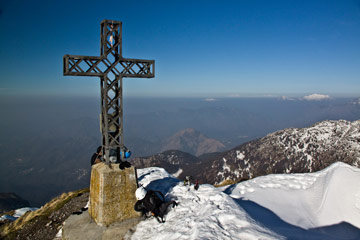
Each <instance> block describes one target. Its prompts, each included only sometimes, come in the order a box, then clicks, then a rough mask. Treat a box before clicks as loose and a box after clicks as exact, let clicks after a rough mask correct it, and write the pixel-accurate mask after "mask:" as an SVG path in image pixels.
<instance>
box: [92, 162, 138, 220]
mask: <svg viewBox="0 0 360 240" xmlns="http://www.w3.org/2000/svg"><path fill="white" fill-rule="evenodd" d="M110 166H111V168H109V167H108V166H107V165H106V164H105V163H98V164H95V165H93V167H92V170H91V180H90V206H89V214H90V216H91V217H92V218H93V219H94V221H95V222H96V223H97V224H98V225H100V226H109V225H110V224H112V223H116V222H122V221H124V220H127V219H131V218H138V217H140V216H141V214H140V213H138V212H136V211H135V210H134V205H135V203H136V198H135V191H136V189H137V175H136V169H135V168H134V167H131V168H126V169H125V170H121V169H119V164H111V165H110Z"/></svg>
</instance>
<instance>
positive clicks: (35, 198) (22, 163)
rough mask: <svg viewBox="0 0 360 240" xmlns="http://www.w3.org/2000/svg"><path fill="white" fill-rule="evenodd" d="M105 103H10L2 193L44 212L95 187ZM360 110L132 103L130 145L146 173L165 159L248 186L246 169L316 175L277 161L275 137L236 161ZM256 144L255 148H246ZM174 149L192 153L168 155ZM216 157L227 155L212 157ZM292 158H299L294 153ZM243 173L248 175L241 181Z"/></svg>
mask: <svg viewBox="0 0 360 240" xmlns="http://www.w3.org/2000/svg"><path fill="white" fill-rule="evenodd" d="M99 102H100V101H99V99H82V98H69V99H7V98H4V99H2V101H1V102H0V107H1V109H2V110H3V113H4V115H3V117H2V118H1V120H0V130H1V134H0V169H1V170H0V192H15V193H17V194H19V195H20V196H21V197H22V198H24V199H25V200H28V201H29V202H30V204H31V205H33V206H40V205H42V204H43V203H45V202H47V201H48V200H49V199H51V198H52V197H54V196H56V195H58V194H60V193H62V192H65V191H70V190H75V189H79V188H82V187H85V186H88V183H89V173H90V157H91V155H92V153H93V152H94V151H95V149H96V147H97V146H98V145H99V144H100V132H99V120H98V116H99V109H100V107H99ZM357 103H358V99H330V100H326V101H317V102H315V101H305V100H302V99H296V100H283V99H280V98H261V99H257V98H253V99H217V100H215V101H213V100H211V101H209V100H205V99H161V98H159V99H131V98H126V99H125V102H124V113H125V119H124V124H125V142H126V145H127V147H128V148H130V149H131V151H132V152H133V158H132V159H133V160H132V161H133V162H134V163H136V164H139V166H148V165H149V164H150V163H153V162H152V161H157V162H158V164H160V165H161V164H165V163H164V161H165V160H164V161H162V159H166V160H168V157H169V156H172V155H173V156H175V157H173V164H171V162H170V163H169V161H167V163H166V164H167V165H168V166H167V167H166V166H163V167H165V168H166V169H167V170H168V171H169V172H171V173H173V172H176V171H177V170H179V167H178V166H177V165H176V164H177V163H178V164H181V166H182V171H183V174H189V175H194V176H196V177H198V178H200V179H201V180H202V181H204V182H211V183H220V182H221V181H222V180H224V179H226V178H229V179H233V180H234V181H238V180H240V179H242V178H245V179H246V178H248V177H250V176H249V174H247V173H246V172H244V171H245V170H244V169H246V168H247V167H251V168H254V169H255V166H258V167H257V168H256V169H259V170H258V171H257V172H256V173H253V175H252V176H255V175H261V174H266V173H270V172H272V171H274V172H283V171H286V170H289V169H290V166H291V167H292V171H299V172H300V171H309V169H308V166H309V165H305V166H307V168H306V169H302V168H301V166H303V165H302V164H303V163H299V164H298V165H296V164H292V163H293V161H294V160H292V159H295V158H297V159H303V160H301V161H305V162H306V161H307V162H308V160H306V159H305V158H304V157H302V155H301V156H300V155H296V154H295V155H293V156H292V157H290V158H288V159H287V160H286V161H285V160H283V159H285V158H286V156H287V155H286V154H284V153H283V149H279V150H278V152H277V153H276V154H275V153H274V151H272V150H271V147H270V146H271V144H270V143H271V142H272V141H273V140H271V138H269V137H268V136H267V138H266V137H265V138H264V139H265V140H266V139H268V140H267V141H268V142H267V147H264V149H263V153H262V154H260V155H257V156H254V157H252V158H251V159H252V160H250V159H249V160H248V161H245V160H243V161H242V163H240V162H235V160H236V157H238V158H239V156H240V155H239V154H244V155H245V156H246V157H248V156H250V155H251V153H254V154H255V153H256V151H255V150H256V149H257V148H258V145H259V144H262V142H261V141H265V140H264V139H262V140H255V139H260V138H262V137H264V136H266V135H267V134H269V133H272V132H276V131H278V130H282V129H286V128H290V127H296V128H302V127H310V126H311V125H313V124H315V123H316V122H320V121H323V120H339V119H344V120H348V121H354V120H358V119H359V117H360V105H359V104H357ZM284 131H285V133H286V131H288V130H284ZM339 131H340V130H339ZM275 136H277V135H276V134H275ZM279 139H280V140H279ZM296 139H298V137H297V136H296V135H295V137H294V140H289V139H287V138H286V137H284V138H280V137H278V141H280V142H291V141H294V144H295V143H296V141H295V140H296ZM253 140H255V141H253ZM355 140H356V139H355ZM249 141H253V142H250V143H248V144H245V145H242V144H243V143H246V142H249ZM274 141H275V140H274ZM296 144H298V143H296ZM250 146H252V147H250ZM345 147H346V146H345ZM174 149H177V150H180V151H183V152H185V153H180V152H178V151H175V152H174V151H167V150H174ZM230 149H233V150H230ZM214 151H215V152H220V153H217V154H207V153H209V152H214ZM238 151H240V153H239V152H238ZM161 152H164V153H161ZM186 152H187V153H186ZM267 152H268V155H266V154H265V153H267ZM270 152H271V153H273V154H275V155H271V154H270ZM174 153H176V154H174ZM287 153H289V154H290V153H292V152H291V147H290V146H289V148H288V152H287ZM155 154H158V155H155ZM146 156H148V157H146ZM324 156H325V155H324ZM224 157H225V158H226V159H227V160H228V159H229V160H228V161H229V162H228V165H229V171H228V172H227V171H221V170H223V169H224V161H223V158H224ZM275 157H279V158H278V159H279V162H277V164H276V166H279V167H276V168H275V167H274V168H269V167H266V166H267V165H264V164H263V163H262V162H263V161H265V160H266V159H269V158H271V159H274V158H275ZM350 157H351V156H350ZM350 157H349V159H350ZM353 157H356V156H353ZM240 158H241V157H240ZM149 159H152V160H149ZM244 159H245V158H244ZM176 161H177V163H176V164H175V162H176ZM239 161H240V160H239ZM165 162H166V161H165ZM245 162H248V164H251V165H246V164H245ZM307 162H306V163H307ZM313 162H314V163H313V164H315V165H314V166H313V165H312V169H313V170H315V169H319V168H321V167H323V166H325V165H327V162H321V164H320V163H318V164H320V165H316V161H315V160H314V161H313ZM174 164H175V165H174ZM193 164H199V166H200V165H201V167H204V169H206V170H207V171H210V172H211V171H213V173H212V174H209V178H206V177H202V178H201V176H200V175H198V174H199V173H197V172H196V169H197V168H194V167H191V166H193ZM186 166H188V168H189V170H188V171H187V170H186V168H187V167H186ZM259 166H261V167H259ZM169 168H170V169H169ZM238 168H241V169H243V170H242V171H241V172H239V171H238V173H236V170H237V169H238ZM172 169H173V170H174V171H172ZM194 169H195V170H194ZM194 171H195V172H194ZM219 173H222V174H219ZM234 174H235V175H236V174H237V175H236V178H235V177H234V176H235V175H234ZM210 176H211V177H210ZM180 177H182V176H180ZM20 193H21V194H20Z"/></svg>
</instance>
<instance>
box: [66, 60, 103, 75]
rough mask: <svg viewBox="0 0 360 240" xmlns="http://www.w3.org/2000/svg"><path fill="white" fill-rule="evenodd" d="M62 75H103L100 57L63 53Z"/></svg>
mask: <svg viewBox="0 0 360 240" xmlns="http://www.w3.org/2000/svg"><path fill="white" fill-rule="evenodd" d="M63 62H64V76H96V77H101V76H103V75H104V66H103V59H102V57H91V56H77V55H64V57H63Z"/></svg>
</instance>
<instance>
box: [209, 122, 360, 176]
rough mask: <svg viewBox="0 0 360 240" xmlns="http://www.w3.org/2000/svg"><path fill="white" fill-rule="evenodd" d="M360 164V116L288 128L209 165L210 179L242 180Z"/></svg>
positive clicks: (225, 154)
mask: <svg viewBox="0 0 360 240" xmlns="http://www.w3.org/2000/svg"><path fill="white" fill-rule="evenodd" d="M338 161H341V162H345V163H347V164H350V165H352V166H360V120H358V121H354V122H349V121H344V120H339V121H323V122H319V123H317V124H314V125H313V126H311V127H308V128H288V129H284V130H281V131H277V132H274V133H271V134H269V135H267V136H265V137H263V138H261V139H258V140H255V141H252V142H249V143H246V144H243V145H240V146H239V147H237V148H234V149H233V150H230V151H228V152H226V153H224V154H222V155H220V156H219V157H218V158H217V159H215V160H213V161H212V164H211V165H208V166H207V167H205V169H204V171H205V172H207V176H208V177H207V178H208V179H207V181H210V180H213V181H214V182H215V183H221V182H222V181H224V180H227V179H231V180H234V181H239V180H241V179H249V178H253V177H256V176H262V175H267V174H269V173H303V172H315V171H319V170H321V169H324V168H325V167H328V166H330V165H331V164H332V163H334V162H338Z"/></svg>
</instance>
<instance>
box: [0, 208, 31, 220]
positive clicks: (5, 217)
mask: <svg viewBox="0 0 360 240" xmlns="http://www.w3.org/2000/svg"><path fill="white" fill-rule="evenodd" d="M37 209H38V208H30V207H25V208H20V209H17V210H15V213H14V215H12V216H10V215H3V216H1V217H0V221H4V220H11V221H15V220H16V219H18V218H19V217H21V216H22V215H24V214H25V213H26V212H29V211H35V210H37Z"/></svg>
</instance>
